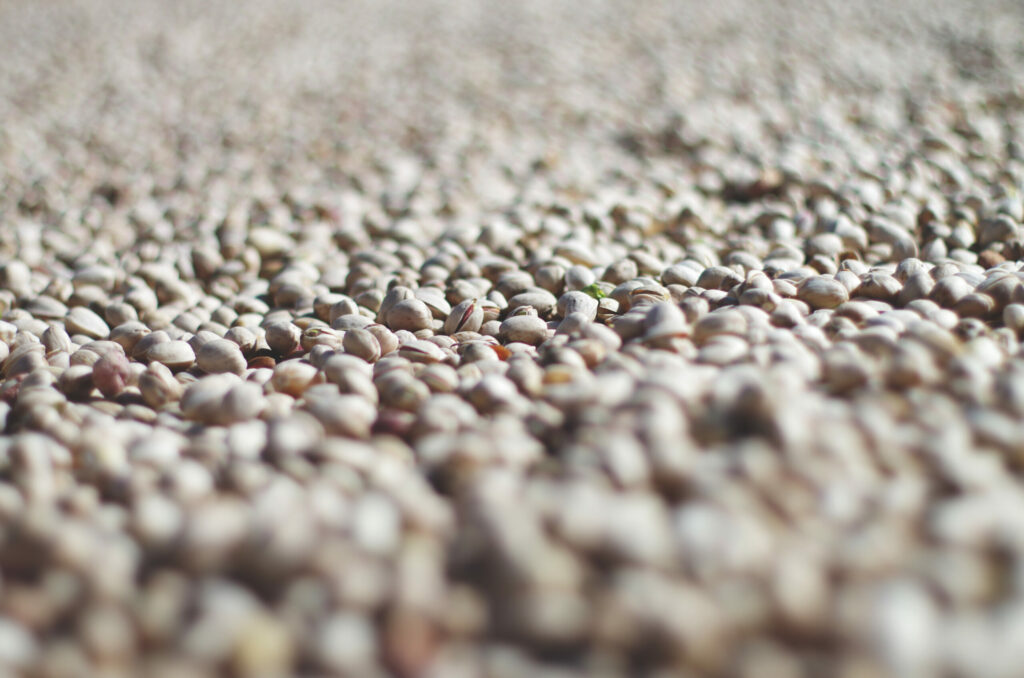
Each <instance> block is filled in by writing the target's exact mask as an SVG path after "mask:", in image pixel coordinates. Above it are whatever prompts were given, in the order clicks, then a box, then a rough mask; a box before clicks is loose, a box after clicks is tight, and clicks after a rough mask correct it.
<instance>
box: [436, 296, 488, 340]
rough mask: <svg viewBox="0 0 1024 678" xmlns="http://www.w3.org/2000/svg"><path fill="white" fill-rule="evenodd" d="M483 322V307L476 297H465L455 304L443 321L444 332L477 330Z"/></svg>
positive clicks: (453, 332) (455, 332)
mask: <svg viewBox="0 0 1024 678" xmlns="http://www.w3.org/2000/svg"><path fill="white" fill-rule="evenodd" d="M483 322H484V309H483V306H481V304H480V301H479V300H478V299H466V300H464V301H461V302H459V303H458V304H456V306H455V308H453V309H452V312H451V313H449V314H448V318H447V319H446V320H445V321H444V333H445V334H457V333H459V332H477V331H479V330H480V326H481V325H482V324H483Z"/></svg>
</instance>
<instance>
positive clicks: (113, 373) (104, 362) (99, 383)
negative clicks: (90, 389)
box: [92, 354, 131, 398]
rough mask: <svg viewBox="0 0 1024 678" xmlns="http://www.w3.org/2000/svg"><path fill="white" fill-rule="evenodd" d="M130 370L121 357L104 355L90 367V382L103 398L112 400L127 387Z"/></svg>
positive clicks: (126, 362) (124, 359) (126, 360)
mask: <svg viewBox="0 0 1024 678" xmlns="http://www.w3.org/2000/svg"><path fill="white" fill-rule="evenodd" d="M130 375H131V368H130V367H129V366H128V359H127V358H125V357H124V356H123V355H118V354H110V355H106V356H104V357H102V358H100V359H99V360H97V361H96V363H95V364H94V365H93V366H92V381H93V383H94V384H95V385H96V388H98V389H99V390H100V393H102V394H103V396H104V397H105V398H113V397H114V396H116V395H117V394H119V393H120V392H121V391H123V390H124V389H125V387H126V386H127V385H128V379H129V377H130Z"/></svg>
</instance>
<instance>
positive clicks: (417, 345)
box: [398, 339, 445, 363]
mask: <svg viewBox="0 0 1024 678" xmlns="http://www.w3.org/2000/svg"><path fill="white" fill-rule="evenodd" d="M398 355H400V356H402V357H403V358H405V359H406V360H410V361H412V362H416V363H439V362H441V361H443V360H444V359H445V353H444V351H443V350H442V349H441V347H440V346H438V345H437V344H435V343H434V342H432V341H426V340H425V339H414V340H413V341H410V342H408V343H407V344H405V345H403V346H402V348H400V349H398Z"/></svg>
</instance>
